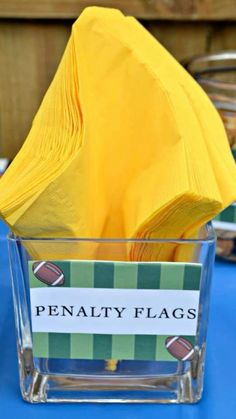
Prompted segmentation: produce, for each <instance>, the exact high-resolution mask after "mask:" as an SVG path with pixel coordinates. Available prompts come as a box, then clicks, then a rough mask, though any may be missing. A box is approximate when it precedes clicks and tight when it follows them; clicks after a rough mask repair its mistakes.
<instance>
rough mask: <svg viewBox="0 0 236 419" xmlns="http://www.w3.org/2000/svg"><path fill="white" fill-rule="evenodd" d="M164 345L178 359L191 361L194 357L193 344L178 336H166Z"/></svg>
mask: <svg viewBox="0 0 236 419" xmlns="http://www.w3.org/2000/svg"><path fill="white" fill-rule="evenodd" d="M165 347H166V349H167V351H168V352H169V353H170V354H171V355H172V356H173V357H174V358H176V359H178V360H179V361H191V360H192V359H193V357H194V349H193V345H192V344H191V342H189V341H188V340H187V339H185V338H182V337H180V336H169V337H168V338H166V340H165Z"/></svg>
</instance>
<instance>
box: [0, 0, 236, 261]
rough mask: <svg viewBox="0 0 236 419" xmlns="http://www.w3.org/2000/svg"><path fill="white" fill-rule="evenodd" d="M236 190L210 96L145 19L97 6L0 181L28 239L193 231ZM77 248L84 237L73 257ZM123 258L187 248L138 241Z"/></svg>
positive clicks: (17, 228) (12, 222) (5, 213)
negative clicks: (144, 24) (150, 30)
mask: <svg viewBox="0 0 236 419" xmlns="http://www.w3.org/2000/svg"><path fill="white" fill-rule="evenodd" d="M235 198H236V169H235V164H234V162H233V158H232V156H231V153H230V150H229V146H228V142H227V138H226V135H225V132H224V128H223V125H222V122H221V120H220V118H219V116H218V114H217V112H216V111H215V109H214V107H213V105H212V104H211V102H210V101H209V100H208V99H207V97H206V95H205V93H204V92H203V91H202V90H201V88H200V87H199V86H198V85H197V84H196V83H195V81H194V80H193V79H192V78H191V77H190V76H189V75H188V74H187V73H186V72H185V70H184V69H183V68H182V67H181V66H180V65H179V64H178V63H177V62H176V61H175V59H174V58H173V57H172V56H171V55H170V54H169V53H168V52H167V51H166V50H165V49H164V48H163V47H162V46H161V45H160V44H159V43H158V41H157V40H156V39H154V38H153V37H152V36H151V35H150V34H149V33H148V32H147V31H146V30H145V29H144V28H143V27H142V26H141V25H140V24H139V23H138V22H137V21H136V20H135V19H133V18H130V17H125V16H123V15H122V13H121V12H119V11H117V10H114V9H103V8H97V7H92V8H87V9H85V11H84V12H83V13H82V14H81V16H80V17H79V19H78V20H77V21H76V22H75V24H74V25H73V29H72V35H71V38H70V40H69V43H68V45H67V48H66V51H65V54H64V56H63V58H62V61H61V63H60V66H59V68H58V71H57V73H56V76H55V78H54V80H53V82H52V84H51V86H50V87H49V89H48V92H47V93H46V96H45V98H44V100H43V102H42V105H41V107H40V109H39V111H38V113H37V115H36V117H35V119H34V122H33V126H32V129H31V131H30V133H29V136H28V137H27V139H26V141H25V144H24V146H23V147H22V149H21V151H20V152H19V154H18V155H17V157H16V158H15V160H14V162H13V163H12V165H11V167H10V168H9V169H8V170H7V172H6V174H5V175H4V176H3V178H2V180H1V182H0V214H1V216H2V218H3V219H5V221H6V222H7V223H8V224H9V226H10V227H11V229H12V230H13V231H14V232H15V233H16V234H19V235H22V236H31V237H55V238H57V237H89V238H96V237H97V238H131V237H136V238H168V237H171V238H181V237H190V236H191V235H196V232H197V230H198V229H199V228H200V226H201V225H202V224H204V223H205V222H206V221H208V220H210V219H211V218H212V217H214V216H215V215H216V214H217V213H218V212H220V211H221V210H222V209H223V208H225V207H226V206H228V205H229V204H230V203H231V202H233V201H234V200H235ZM38 246H39V245H38ZM31 252H32V254H34V255H37V256H38V257H45V256H48V257H49V256H50V258H52V257H53V256H55V257H56V254H57V253H58V251H57V248H56V247H55V246H54V247H53V248H52V249H51V250H50V251H49V249H47V250H45V252H46V253H47V254H45V252H44V250H43V246H41V245H40V247H38V248H37V249H36V248H35V247H34V249H33V248H32V249H31ZM81 254H83V251H82V250H81ZM60 255H61V253H60ZM76 255H78V247H77V245H73V246H71V248H70V250H69V253H67V252H66V251H65V252H64V253H63V257H76ZM115 255H116V256H115V257H116V258H117V259H125V260H126V259H131V260H172V259H174V258H176V259H178V258H180V257H184V254H182V255H181V249H178V250H177V251H176V249H175V246H170V245H169V246H167V245H155V246H149V245H138V244H136V245H133V246H132V247H131V249H130V251H129V252H128V251H127V247H125V246H120V247H119V246H117V249H116V250H115ZM61 256H62V255H61ZM84 257H86V258H92V257H94V258H100V259H112V258H114V250H113V248H112V247H109V248H106V250H105V251H104V246H99V245H94V246H91V249H90V250H88V249H86V251H85V252H84Z"/></svg>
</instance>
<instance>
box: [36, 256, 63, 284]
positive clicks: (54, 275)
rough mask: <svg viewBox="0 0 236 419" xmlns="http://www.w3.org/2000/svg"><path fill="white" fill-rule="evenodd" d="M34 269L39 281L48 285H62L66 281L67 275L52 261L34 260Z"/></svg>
mask: <svg viewBox="0 0 236 419" xmlns="http://www.w3.org/2000/svg"><path fill="white" fill-rule="evenodd" d="M32 271H33V273H34V275H35V276H36V278H37V279H39V281H41V282H43V283H44V284H47V285H52V286H55V285H57V286H60V285H63V284H64V282H65V277H64V274H63V272H62V270H61V269H60V268H58V266H57V265H55V264H54V263H52V262H48V261H40V262H34V263H33V266H32Z"/></svg>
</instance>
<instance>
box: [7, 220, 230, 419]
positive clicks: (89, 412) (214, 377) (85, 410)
mask: <svg viewBox="0 0 236 419" xmlns="http://www.w3.org/2000/svg"><path fill="white" fill-rule="evenodd" d="M6 233H7V228H6V226H4V224H3V223H1V222H0V296H1V297H0V342H1V346H0V377H1V381H0V418H1V419H8V418H9V419H12V418H14V416H16V415H17V417H19V418H20V419H26V418H27V419H28V418H30V419H34V418H37V419H38V418H40V419H44V418H49V417H50V419H54V418H55V419H61V418H70V419H74V418H76V419H78V418H79V417H81V418H83V419H87V418H88V419H90V418H96V419H100V418H103V419H106V418H107V419H108V418H109V419H110V418H112V419H118V418H127V419H128V418H129V419H141V418H145V417H148V418H149V419H152V418H163V417H167V418H168V419H182V418H184V419H198V418H199V419H200V418H201V419H218V418H219V419H222V417H225V418H227V419H231V418H235V415H236V396H235V393H236V382H235V380H234V376H235V374H236V357H235V355H236V265H233V264H230V263H226V262H224V263H223V262H216V264H215V269H214V278H213V288H212V299H211V310H210V321H209V332H208V346H207V357H206V358H207V359H206V371H205V387H204V395H203V398H202V400H201V401H200V402H199V403H198V404H195V405H144V404H141V405H118V404H114V405H110V404H109V405H108V404H99V405H92V404H60V405H55V404H41V405H30V404H27V403H26V402H24V401H23V400H22V399H21V396H20V391H19V385H18V366H17V357H16V343H15V327H14V318H13V306H12V296H11V286H10V273H9V265H8V256H7V243H6Z"/></svg>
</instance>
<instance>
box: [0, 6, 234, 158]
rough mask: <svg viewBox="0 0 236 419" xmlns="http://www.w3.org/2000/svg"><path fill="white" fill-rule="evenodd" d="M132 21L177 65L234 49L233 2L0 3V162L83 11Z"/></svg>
mask: <svg viewBox="0 0 236 419" xmlns="http://www.w3.org/2000/svg"><path fill="white" fill-rule="evenodd" d="M91 4H94V5H99V6H109V7H117V8H119V9H120V10H122V11H123V12H124V13H125V14H129V15H133V16H135V17H137V18H138V19H139V20H140V21H141V22H142V23H143V25H144V26H145V27H146V28H147V29H148V30H149V31H151V32H152V33H153V35H154V36H156V37H157V38H158V39H159V41H160V42H161V43H162V44H163V45H164V46H165V47H166V48H167V49H168V50H169V51H170V52H171V53H172V54H173V55H174V56H175V57H176V58H177V59H178V60H183V59H186V58H188V57H190V56H192V55H196V54H205V53H213V52H216V51H222V50H224V51H227V50H232V49H236V25H235V23H236V0H111V1H109V0H107V1H106V0H98V1H94V2H93V3H91V2H90V1H87V0H64V1H63V0H43V1H35V0H24V1H18V0H8V1H6V0H0V92H1V93H0V157H7V158H9V159H12V158H13V157H14V156H15V154H16V153H17V151H18V150H19V149H20V147H21V145H22V143H23V142H24V139H25V137H26V135H27V133H28V131H29V128H30V125H31V122H32V118H33V116H34V114H35V113H36V111H37V108H38V106H39V104H40V102H41V100H42V97H43V95H44V93H45V91H46V89H47V87H48V85H49V83H50V81H51V79H52V77H53V75H54V73H55V70H56V67H57V65H58V62H59V60H60V58H61V55H62V53H63V50H64V48H65V45H66V43H67V40H68V37H69V35H70V30H71V25H72V23H73V21H74V20H75V19H76V18H77V17H78V15H79V14H80V13H81V11H82V10H83V8H84V7H86V6H88V5H91Z"/></svg>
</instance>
